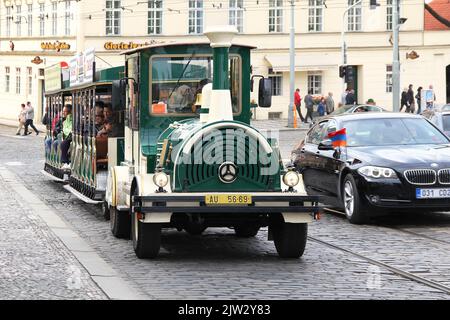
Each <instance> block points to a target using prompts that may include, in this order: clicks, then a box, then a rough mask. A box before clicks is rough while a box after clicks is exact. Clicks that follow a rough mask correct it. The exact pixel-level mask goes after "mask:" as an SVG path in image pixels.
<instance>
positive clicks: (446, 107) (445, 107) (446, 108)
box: [440, 103, 450, 112]
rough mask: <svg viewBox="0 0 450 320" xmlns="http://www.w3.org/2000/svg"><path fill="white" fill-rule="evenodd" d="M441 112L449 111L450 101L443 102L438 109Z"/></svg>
mask: <svg viewBox="0 0 450 320" xmlns="http://www.w3.org/2000/svg"><path fill="white" fill-rule="evenodd" d="M440 111H441V112H444V111H450V103H448V104H444V105H443V106H442V108H441V110H440Z"/></svg>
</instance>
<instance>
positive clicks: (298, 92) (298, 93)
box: [294, 88, 305, 122]
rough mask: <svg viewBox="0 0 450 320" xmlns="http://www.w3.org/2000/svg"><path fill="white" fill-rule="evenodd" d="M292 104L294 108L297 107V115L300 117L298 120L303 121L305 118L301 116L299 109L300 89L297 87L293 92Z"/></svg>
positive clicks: (300, 100) (300, 104)
mask: <svg viewBox="0 0 450 320" xmlns="http://www.w3.org/2000/svg"><path fill="white" fill-rule="evenodd" d="M294 104H295V108H296V109H297V112H298V115H299V117H300V121H301V122H304V121H305V118H303V115H302V109H301V106H302V97H301V96H300V89H299V88H297V89H296V90H295V93H294Z"/></svg>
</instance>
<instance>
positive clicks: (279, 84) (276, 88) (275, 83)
mask: <svg viewBox="0 0 450 320" xmlns="http://www.w3.org/2000/svg"><path fill="white" fill-rule="evenodd" d="M269 79H271V80H272V96H281V95H283V92H282V88H283V73H282V72H273V70H272V69H269Z"/></svg>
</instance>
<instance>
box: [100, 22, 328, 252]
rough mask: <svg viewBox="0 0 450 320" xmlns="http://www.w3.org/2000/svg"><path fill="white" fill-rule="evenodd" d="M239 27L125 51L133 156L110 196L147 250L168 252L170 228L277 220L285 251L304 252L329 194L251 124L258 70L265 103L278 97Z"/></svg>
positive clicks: (120, 220)
mask: <svg viewBox="0 0 450 320" xmlns="http://www.w3.org/2000/svg"><path fill="white" fill-rule="evenodd" d="M235 33H236V30H235V28H232V27H221V28H215V29H214V28H213V29H211V30H209V31H207V32H205V35H206V36H207V37H208V38H209V40H210V43H196V44H179V43H170V44H165V45H164V44H158V45H152V46H148V47H144V48H139V49H136V50H130V51H128V52H125V61H126V69H125V70H126V77H125V78H124V79H123V81H122V82H121V92H122V94H123V95H122V98H121V99H120V100H121V101H123V103H125V109H126V121H125V122H126V125H125V160H124V161H123V162H122V164H120V165H117V166H114V167H111V169H110V170H109V174H108V183H107V191H106V201H107V203H108V209H109V210H110V213H111V231H112V233H113V234H114V235H115V236H116V237H121V238H129V237H131V239H132V242H133V247H134V251H135V253H136V255H137V256H138V257H139V258H154V257H156V256H157V255H158V253H159V250H160V242H161V230H162V229H163V228H177V229H178V230H180V231H181V230H182V229H184V230H186V231H187V232H188V233H191V234H201V233H202V232H203V231H204V230H205V229H206V228H208V227H231V228H234V230H235V232H236V235H237V236H240V237H252V236H255V235H256V234H257V233H258V230H259V229H260V228H261V227H266V226H268V227H269V239H270V240H274V242H275V247H276V249H277V251H278V253H279V255H280V256H281V257H286V258H298V257H300V256H301V255H302V254H303V252H304V248H305V244H306V239H307V223H309V222H311V221H313V219H315V218H316V217H317V214H318V212H319V210H320V207H319V202H320V198H319V197H317V196H306V195H302V194H300V193H299V192H298V191H297V187H298V184H299V182H300V177H299V175H298V174H297V173H296V172H295V171H294V170H291V169H287V168H285V167H284V166H283V163H282V161H281V159H280V151H279V148H278V141H277V140H276V139H275V138H270V137H265V136H264V135H263V134H261V133H260V132H259V131H257V130H256V129H254V128H252V127H251V126H250V115H251V112H250V91H251V88H252V87H253V78H257V77H258V78H262V79H260V80H259V106H260V107H270V104H271V91H270V80H269V79H265V78H264V77H261V76H256V75H255V76H253V77H251V66H250V50H251V49H253V48H252V47H249V46H243V45H231V41H232V38H233V36H234V34H235ZM123 96H124V97H123Z"/></svg>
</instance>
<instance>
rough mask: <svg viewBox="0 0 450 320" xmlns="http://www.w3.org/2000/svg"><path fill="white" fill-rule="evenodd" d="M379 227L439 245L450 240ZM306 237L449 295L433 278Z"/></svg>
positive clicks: (445, 287)
mask: <svg viewBox="0 0 450 320" xmlns="http://www.w3.org/2000/svg"><path fill="white" fill-rule="evenodd" d="M325 211H328V212H330V213H333V214H340V215H345V214H344V212H342V211H338V210H333V209H328V208H326V209H325ZM380 227H382V228H386V229H389V230H394V231H398V232H401V233H404V234H409V235H411V236H415V237H420V238H424V239H427V240H431V241H433V242H436V243H439V244H440V245H445V246H450V242H447V241H444V240H440V239H436V238H433V237H430V236H427V235H423V234H420V233H416V232H413V231H409V230H404V229H401V228H394V227H388V226H380ZM308 239H309V240H311V241H314V242H316V243H318V244H321V245H323V246H326V247H328V248H331V249H334V250H337V251H341V252H344V253H346V254H349V255H352V256H354V257H357V258H359V259H361V260H364V261H367V262H368V263H370V264H372V265H376V266H378V267H380V268H384V269H386V270H389V271H390V272H392V273H394V274H396V275H398V276H401V277H403V278H406V279H409V280H411V281H415V282H417V283H421V284H423V285H426V286H428V287H431V288H434V289H437V290H439V291H442V292H445V293H447V294H448V295H450V287H449V286H446V285H443V284H440V283H439V282H436V281H433V280H429V279H427V278H425V277H422V276H419V275H416V274H414V273H412V272H409V271H406V270H402V269H400V268H397V267H394V266H392V265H390V264H388V263H385V262H382V261H380V260H377V259H373V258H370V257H367V256H365V255H363V254H360V253H357V252H355V251H353V250H350V249H347V248H344V247H342V246H339V245H336V244H333V243H330V242H327V241H324V240H322V239H319V238H318V237H316V236H308Z"/></svg>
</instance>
